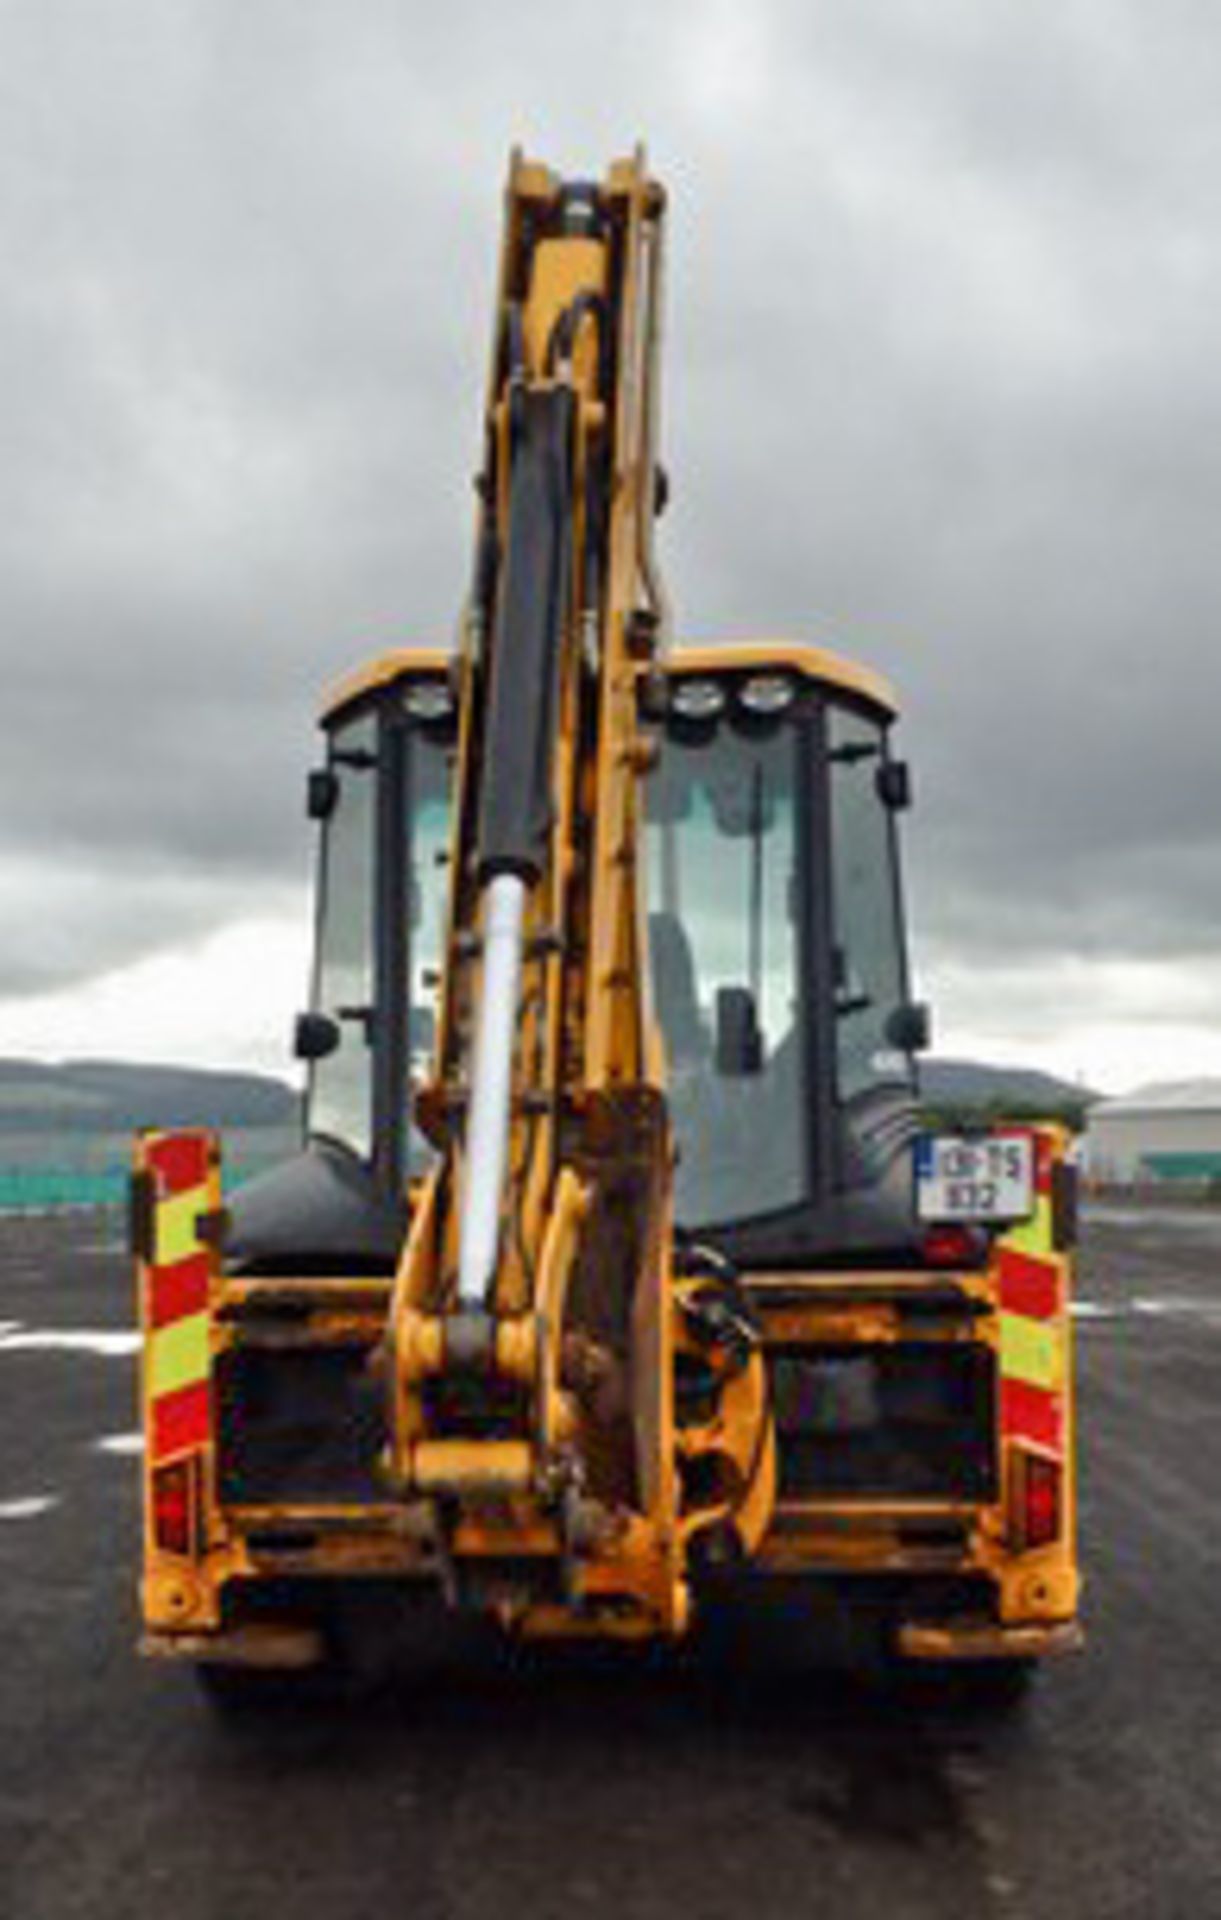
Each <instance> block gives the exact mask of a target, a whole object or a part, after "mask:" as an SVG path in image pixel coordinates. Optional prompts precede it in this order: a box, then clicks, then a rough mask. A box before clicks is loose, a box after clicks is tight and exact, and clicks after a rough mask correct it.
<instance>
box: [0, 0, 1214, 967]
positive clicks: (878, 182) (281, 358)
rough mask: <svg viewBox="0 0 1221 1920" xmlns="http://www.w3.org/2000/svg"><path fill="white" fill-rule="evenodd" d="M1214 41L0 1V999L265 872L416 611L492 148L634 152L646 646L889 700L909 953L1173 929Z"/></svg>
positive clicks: (1185, 731) (435, 554)
mask: <svg viewBox="0 0 1221 1920" xmlns="http://www.w3.org/2000/svg"><path fill="white" fill-rule="evenodd" d="M658 15H660V16H661V18H658V17H657V16H658ZM1219 62H1221V20H1218V18H1217V17H1216V15H1215V12H1214V11H1213V10H1211V9H1209V8H1207V7H1205V6H1202V5H1201V6H1194V7H1193V6H1188V5H1185V4H1177V5H1176V4H1173V3H1171V4H1164V5H1161V6H1159V7H1158V8H1157V9H1152V8H1148V7H1145V6H1141V5H1139V4H1137V0H1090V3H1087V0H1065V3H1064V4H1060V5H1057V6H1054V7H1052V6H1038V5H1032V4H1023V5H1017V4H1014V5H997V6H988V7H981V6H979V5H978V4H969V3H968V0H957V3H955V0H929V3H928V4H922V5H917V4H910V3H907V4H904V3H900V0H886V4H881V3H880V0H876V3H875V4H873V5H861V4H851V5H850V4H848V0H841V3H840V4H835V5H820V6H805V5H797V4H796V3H795V0H794V4H792V5H788V6H784V5H775V6H772V7H768V6H766V5H759V4H756V5H751V6H735V5H724V4H706V5H701V6H698V7H697V6H695V5H694V4H692V5H687V6H681V7H671V8H666V9H661V8H657V9H654V8H652V7H646V6H644V5H643V4H640V5H625V6H622V7H620V8H618V9H616V10H615V12H614V15H613V17H612V16H610V15H608V14H607V13H606V11H605V10H604V9H601V8H595V7H593V6H584V7H581V6H572V5H567V6H564V7H560V6H551V5H539V6H537V7H534V8H532V9H531V11H530V22H529V31H528V33H527V32H525V31H523V29H522V27H521V24H520V21H519V20H518V18H517V17H516V16H515V15H514V14H513V12H512V11H511V10H509V9H503V8H499V7H495V6H493V5H491V4H490V0H488V3H487V4H483V5H474V4H467V3H463V0H459V3H458V4H453V5H450V6H448V7H446V8H445V9H437V8H426V7H424V6H422V5H410V4H397V5H396V4H391V0H383V3H381V4H370V5H366V6H362V7H357V8H353V7H349V6H345V5H341V4H339V0H312V3H310V4H302V0H295V3H294V4H292V5H289V4H287V0H246V3H245V4H242V5H238V4H236V3H234V4H225V3H223V0H208V4H204V0H198V4H186V3H185V0H176V3H172V4H167V3H166V0H157V4H154V3H153V0H143V4H141V3H140V0H126V3H125V4H122V5H120V4H117V0H115V3H114V4H106V3H103V4H96V5H86V4H84V0H76V3H75V4H74V3H73V0H43V4H41V5H39V6H37V7H34V6H28V7H25V8H11V9H8V10H6V11H5V13H4V16H3V19H2V21H0V73H2V74H3V76H4V77H3V80H0V88H2V89H3V98H2V100H0V106H2V108H3V114H4V124H5V126H6V129H7V132H6V136H5V148H6V153H5V159H6V165H5V168H4V169H3V179H4V184H3V186H2V188H0V194H2V196H3V198H2V201H0V207H2V213H0V221H2V228H3V233H4V239H5V247H4V258H5V261H6V266H5V269H4V271H5V278H6V292H5V297H4V304H3V314H2V318H0V326H2V352H3V360H2V372H0V379H2V381H3V388H4V392H3V401H4V420H5V457H4V462H3V466H2V468H0V570H2V578H3V609H2V612H3V623H4V624H3V633H4V640H3V645H4V657H5V668H6V670H5V714H6V722H7V724H6V727H5V745H4V753H3V759H2V762H0V870H2V867H3V861H4V860H5V859H6V858H7V860H8V861H9V862H10V863H16V864H15V865H14V866H13V879H12V882H11V886H12V889H16V890H17V891H18V892H20V893H21V897H23V898H25V897H27V895H28V893H29V889H30V888H31V887H32V886H36V885H37V884H38V883H37V879H35V880H32V879H31V874H34V875H35V876H37V875H39V874H41V876H43V880H42V884H43V887H44V899H43V908H44V915H43V917H44V918H45V919H46V920H47V921H48V922H50V921H54V923H55V925H56V928H57V929H58V931H57V933H56V936H55V938H54V939H52V938H50V937H48V939H47V940H46V941H45V942H40V940H39V939H38V938H37V937H33V938H30V937H23V939H22V941H21V943H20V944H18V943H17V942H15V941H10V942H8V943H7V948H6V950H5V951H0V992H4V991H7V992H10V993H13V992H22V991H28V990H31V989H32V988H34V987H36V986H38V985H40V984H50V983H53V982H56V981H60V980H63V979H64V978H66V977H69V975H71V976H73V977H84V976H86V975H87V974H88V973H89V972H91V971H94V970H102V969H104V968H106V967H108V966H112V965H114V964H117V963H118V962H119V961H121V960H122V959H123V958H125V957H131V956H134V955H136V954H138V953H141V952H145V951H148V950H149V949H150V947H152V946H154V945H156V944H158V943H164V944H172V943H173V942H174V941H175V940H177V939H179V938H184V937H187V936H191V935H194V934H196V933H197V932H198V931H199V930H200V927H201V925H202V924H206V922H207V920H208V918H209V917H217V916H219V917H224V916H225V915H226V914H232V913H237V912H241V911H243V910H245V908H246V906H247V904H248V903H249V901H250V900H251V899H252V898H255V897H257V896H258V894H259V890H260V888H263V889H266V888H270V887H272V886H275V885H279V884H281V883H284V882H287V883H292V882H294V881H297V880H299V877H300V874H301V872H302V871H303V859H304V844H305V836H304V828H303V826H302V824H301V822H300V810H299V792H300V776H301V772H302V770H303V768H304V766H305V765H306V764H307V761H308V758H309V755H310V752H311V743H310V739H309V729H310V723H311V717H312V713H313V709H314V702H315V695H316V691H317V689H318V687H319V685H320V684H321V683H322V682H324V681H325V680H326V679H328V678H329V677H330V676H332V675H333V674H335V673H337V672H339V671H342V670H343V669H344V668H345V667H346V666H348V665H349V664H350V663H351V662H352V661H353V660H354V659H356V658H357V657H359V656H360V655H362V654H364V653H366V652H369V651H374V650H376V649H377V648H378V647H379V646H381V645H384V644H387V643H396V642H399V641H403V640H406V639H409V638H411V637H419V638H423V639H437V638H446V637H448V635H449V633H450V631H451V630H452V624H453V618H454V614H455V611H456V608H457V605H458V602H459V600H460V598H461V593H462V587H463V582H464V577H465V570H466V564H467V539H468V532H469V493H468V488H467V474H468V471H469V468H470V466H471V464H472V462H473V459H474V456H475V451H476V448H477V443H478V410H479V402H480V397H481V382H482V377H483V367H484V353H485V347H486V336H487V327H488V321H489V306H490V295H491V285H492V277H493V269H494V261H495V247H496V242H497V217H498V196H499V191H500V185H501V179H502V174H503V165H504V156H505V151H506V149H507V146H508V144H509V142H510V140H511V139H513V138H521V139H524V140H525V141H526V143H527V144H528V145H529V146H531V147H533V148H535V149H537V150H539V151H540V152H542V153H543V154H544V156H545V157H548V158H551V159H554V161H555V162H556V163H557V164H560V165H563V166H568V167H570V168H572V169H574V170H581V169H585V170H591V171H592V170H596V169H600V168H601V166H602V165H603V164H604V162H605V160H606V158H607V157H608V156H609V155H610V154H611V153H613V152H616V151H621V150H622V149H623V148H624V147H625V146H626V145H628V144H629V143H630V141H631V140H632V139H633V138H635V137H636V135H637V134H638V133H641V134H644V135H645V136H647V138H648V139H649V141H650V145H651V148H652V151H653V157H654V161H655V164H656V166H657V168H658V170H659V171H660V172H661V173H662V174H663V176H664V177H665V178H666V179H667V180H668V182H669V184H670V186H671V190H672V230H671V249H672V251H671V276H670V282H671V284H670V299H669V313H668V329H667V332H668V339H667V363H666V398H665V406H664V412H665V418H666V424H667V435H666V438H667V457H668V461H669V464H670V467H671V470H672V474H673V478H674V483H675V496H674V506H673V509H672V514H671V518H670V521H669V522H668V524H667V526H666V528H665V530H664V532H665V545H664V553H665V556H666V559H667V564H668V571H669V574H670V580H671V585H672V589H673V593H674V598H675V601H676V605H677V607H678V610H679V614H680V620H681V624H682V626H683V627H684V628H685V629H686V630H687V631H691V632H694V633H698V634H700V635H701V636H704V635H707V636H712V635H714V634H716V633H719V632H725V633H729V634H741V633H745V632H750V631H755V632H769V631H770V632H775V631H787V632H793V633H796V634H806V635H809V636H810V637H812V638H815V639H819V640H822V641H825V642H830V643H831V644H839V645H841V646H842V647H843V648H844V649H845V650H846V651H849V652H854V653H859V654H861V655H863V656H865V657H866V658H869V659H871V660H872V662H873V663H874V664H875V665H877V666H879V667H881V668H882V669H883V670H884V671H887V672H888V673H890V674H891V676H892V677H893V678H894V679H895V680H896V681H897V682H898V684H899V686H900V689H901V691H902V693H903V696H904V700H905V705H906V710H907V715H908V718H907V724H906V729H905V737H906V741H907V745H908V748H909V750H910V751H911V753H912V755H913V757H914V758H915V759H916V760H917V762H918V792H919V796H920V803H921V804H920V807H919V811H918V813H917V816H916V820H915V823H914V828H915V830H914V833H913V834H912V835H911V836H910V837H911V838H912V840H913V841H914V843H915V850H916V869H917V879H918V882H919V899H920V910H919V914H918V924H919V925H920V927H921V928H922V929H923V930H924V932H925V935H926V938H927V939H928V941H929V943H930V945H931V946H933V947H936V948H938V949H946V950H951V949H952V950H953V951H955V952H957V953H959V954H960V955H968V956H974V957H976V958H978V959H980V960H984V961H986V960H991V959H994V958H995V959H1004V960H1005V961H1007V962H1011V961H1013V960H1014V959H1015V958H1020V957H1021V955H1022V954H1027V955H1030V956H1032V957H1038V956H1047V955H1056V954H1064V953H1068V954H1075V953H1076V954H1083V955H1090V954H1103V953H1107V954H1113V955H1120V956H1122V955H1124V954H1130V955H1142V954H1149V953H1156V954H1165V953H1183V954H1190V953H1196V952H1203V951H1205V950H1206V949H1207V947H1208V945H1209V943H1210V940H1211V938H1212V929H1213V928H1214V927H1215V926H1216V924H1217V921H1218V918H1219V917H1221V878H1219V877H1218V876H1221V859H1219V858H1218V857H1217V856H1218V853H1219V852H1221V849H1219V847H1218V839H1219V838H1221V827H1218V825H1217V823H1216V820H1215V814H1216V803H1215V789H1216V750H1215V738H1216V731H1217V728H1216V711H1217V706H1218V696H1219V695H1221V666H1219V665H1218V655H1217V649H1216V634H1217V628H1218V624H1219V620H1218V616H1219V613H1221V589H1219V587H1218V580H1217V567H1216V561H1215V557H1214V549H1215V535H1214V532H1213V523H1214V521H1215V517H1216V501H1217V497H1218V487H1219V483H1221V472H1219V466H1221V452H1219V449H1221V431H1219V429H1221V372H1219V371H1218V365H1217V355H1216V351H1215V340H1214V334H1215V315H1216V312H1217V310H1218V295H1219V293H1221V285H1219V281H1221V249H1219V246H1218V241H1217V237H1216V215H1217V195H1218V186H1219V184H1221V152H1219V147H1218V136H1217V133H1216V124H1217V123H1216V119H1215V109H1214V103H1215V99H1216V98H1217V87H1218V83H1219V81H1221V75H1219V72H1218V67H1219ZM85 872H91V873H93V874H96V875H103V876H105V877H106V879H107V880H108V881H109V882H112V885H111V888H110V892H109V893H107V891H106V889H105V888H103V887H100V886H99V887H98V888H96V889H91V888H88V887H85V886H84V885H83V883H82V882H81V881H80V876H81V874H82V873H85ZM118 897H125V898H126V899H127V902H128V904H127V907H126V909H125V910H123V911H116V909H115V907H114V900H115V899H116V898H118Z"/></svg>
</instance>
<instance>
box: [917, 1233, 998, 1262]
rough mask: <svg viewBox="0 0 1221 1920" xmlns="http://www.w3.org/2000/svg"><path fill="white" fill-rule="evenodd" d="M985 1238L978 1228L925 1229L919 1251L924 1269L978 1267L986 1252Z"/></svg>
mask: <svg viewBox="0 0 1221 1920" xmlns="http://www.w3.org/2000/svg"><path fill="white" fill-rule="evenodd" d="M987 1244H988V1243H987V1236H986V1235H985V1234H982V1233H981V1232H980V1230H979V1228H978V1227H964V1226H955V1225H953V1224H950V1225H944V1224H943V1225H941V1226H936V1227H926V1228H925V1230H924V1237H923V1239H922V1240H921V1242H920V1251H921V1253H922V1254H923V1256H924V1264H925V1266H926V1267H978V1266H979V1265H981V1263H982V1261H983V1258H984V1255H985V1253H986V1252H987Z"/></svg>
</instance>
